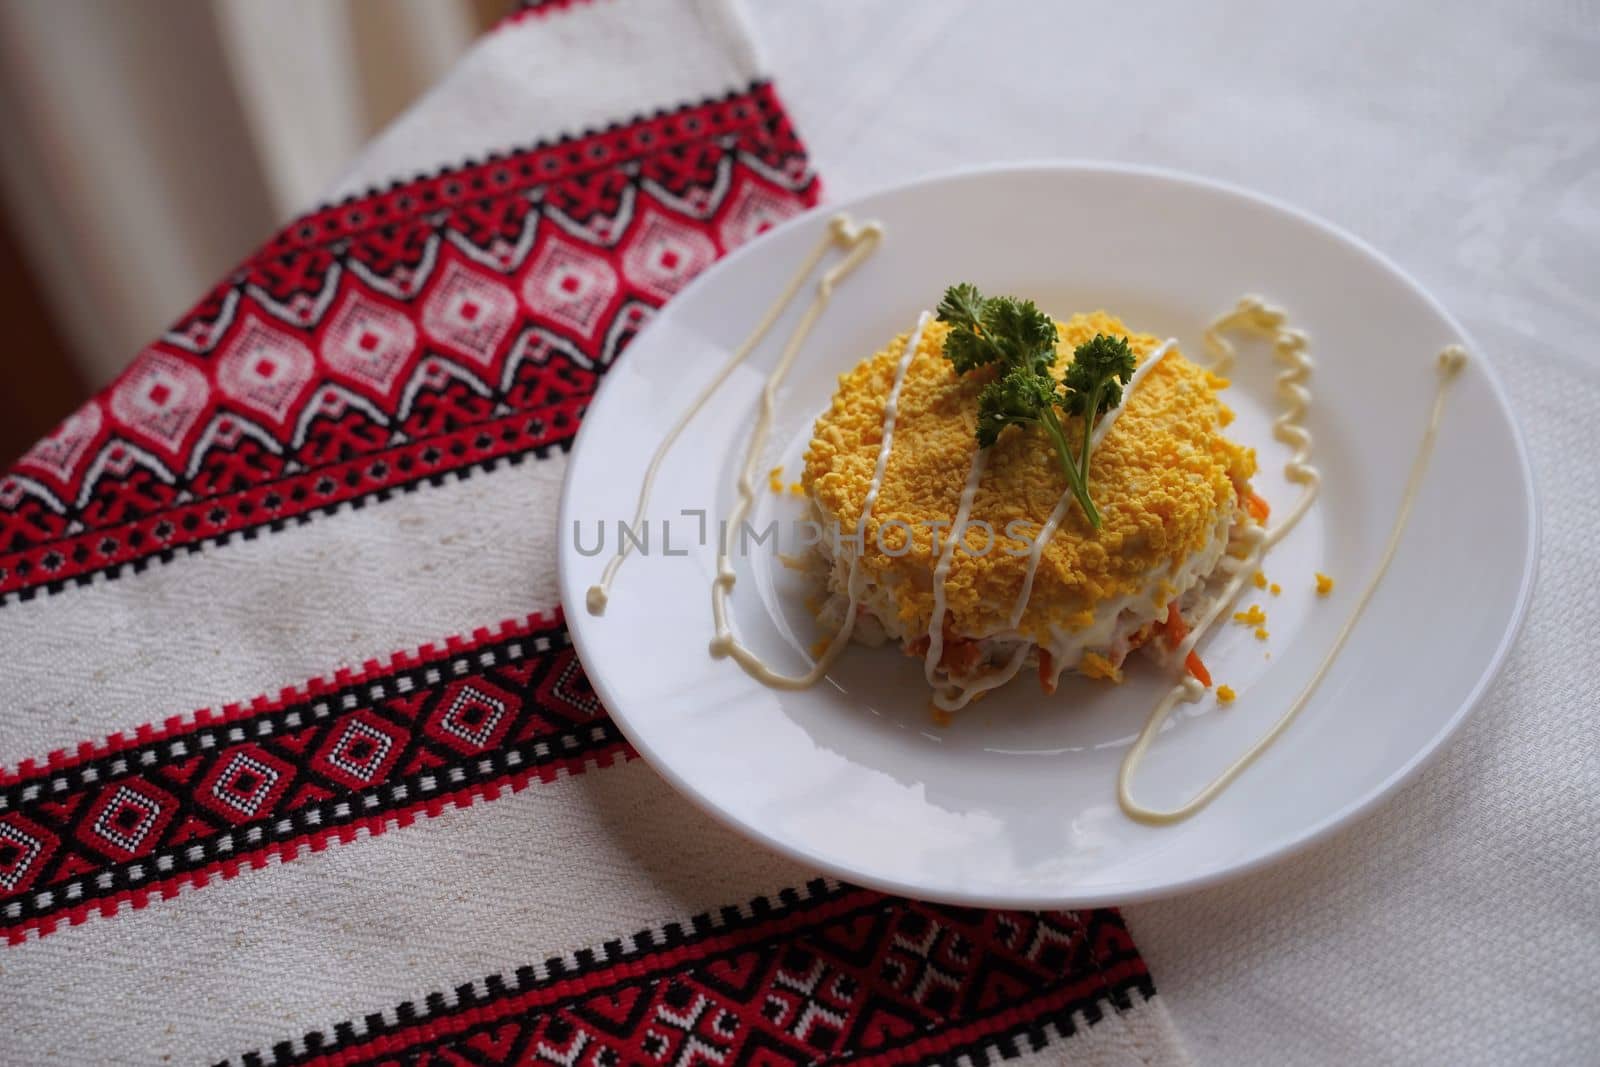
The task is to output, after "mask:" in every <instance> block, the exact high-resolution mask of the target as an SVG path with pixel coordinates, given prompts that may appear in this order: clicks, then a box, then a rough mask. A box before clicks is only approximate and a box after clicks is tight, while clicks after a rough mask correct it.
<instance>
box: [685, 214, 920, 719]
mask: <svg viewBox="0 0 1600 1067" xmlns="http://www.w3.org/2000/svg"><path fill="white" fill-rule="evenodd" d="M832 229H833V230H834V231H838V232H840V233H843V232H844V231H845V230H847V229H851V230H853V227H851V226H850V224H849V223H848V221H847V220H844V216H837V217H835V219H834V220H833V225H832ZM854 232H857V233H859V234H860V236H859V237H855V238H847V240H849V241H850V242H851V244H852V245H853V247H852V248H851V251H850V253H849V255H847V256H846V257H845V258H844V259H842V260H840V261H839V262H838V263H837V264H835V265H834V266H833V267H832V268H830V269H829V270H828V271H827V272H826V273H824V274H823V276H822V279H821V281H819V282H818V283H817V295H816V296H815V297H814V298H813V299H812V302H811V306H810V307H809V308H807V309H806V313H805V315H804V316H803V317H802V318H801V320H800V323H799V325H798V326H796V327H795V331H794V333H793V334H792V335H791V336H790V338H789V343H788V344H787V345H786V346H785V347H784V350H783V354H782V355H781V356H779V358H778V362H777V364H776V365H775V366H774V367H773V368H772V373H771V374H770V375H769V376H768V377H767V383H766V387H765V388H764V389H763V390H762V393H761V414H760V416H759V417H758V418H757V420H756V426H755V429H754V430H753V431H752V432H751V434H750V445H749V449H748V451H747V452H746V453H745V463H744V469H743V471H742V472H741V473H740V475H739V483H738V494H739V502H738V503H737V504H735V505H734V508H733V511H732V513H731V514H730V515H729V516H728V519H727V528H728V529H738V528H739V525H740V523H741V522H743V520H744V517H745V516H746V515H747V514H749V511H750V505H751V503H752V502H753V501H754V500H755V495H756V488H755V480H756V469H757V467H758V466H759V464H760V462H761V459H762V450H763V449H764V448H765V446H766V441H767V435H768V433H770V431H771V428H772V420H773V416H774V413H775V411H776V408H777V392H778V386H779V385H780V384H782V382H783V379H784V377H785V375H787V374H788V372H789V368H790V366H791V365H793V363H794V360H795V357H796V356H797V355H798V354H799V352H800V349H801V347H802V346H803V345H804V344H805V340H806V337H807V336H809V335H810V333H811V328H812V327H813V326H814V325H816V322H817V319H818V318H819V317H820V316H821V315H822V312H823V309H824V308H826V307H827V304H828V301H829V299H830V298H831V297H832V296H833V290H834V286H835V285H837V283H838V282H839V281H840V280H841V279H843V278H844V277H845V276H846V275H848V274H849V273H850V272H851V271H852V270H854V269H855V268H856V266H857V265H858V264H859V263H860V262H861V261H862V260H863V259H864V258H866V256H867V255H868V254H870V253H871V251H872V249H873V248H874V247H875V246H876V244H877V239H878V234H879V232H880V230H879V228H878V227H877V225H876V224H875V223H869V224H868V225H867V226H865V227H862V228H861V229H860V230H859V231H854ZM869 237H870V240H868V239H867V238H869ZM930 317H931V316H929V314H928V313H927V312H923V314H922V315H921V316H920V317H919V318H918V319H917V325H916V329H915V330H913V331H912V333H911V336H910V337H909V338H907V340H906V347H905V350H904V351H903V352H902V353H901V354H900V360H899V362H898V364H897V365H896V366H895V375H894V384H893V385H892V386H891V387H890V389H889V396H888V399H887V400H886V401H885V402H884V422H883V439H882V441H881V442H880V443H879V445H878V457H877V463H876V465H875V466H874V468H873V475H872V481H871V483H869V485H868V487H867V495H866V497H865V498H864V500H863V502H862V509H861V518H860V520H859V522H858V525H857V532H858V534H859V535H860V536H862V537H865V536H866V529H867V521H868V519H869V518H870V513H871V510H872V505H873V503H874V501H876V499H877V496H878V491H879V489H880V488H881V487H882V484H883V472H884V469H885V467H886V466H887V464H888V461H889V450H890V448H891V447H892V445H893V442H894V423H895V418H896V416H897V415H898V413H899V400H900V386H901V384H902V383H903V382H904V381H905V376H906V370H907V368H909V367H910V366H911V361H912V360H913V359H915V358H916V354H917V348H918V346H919V345H920V344H921V342H922V331H923V328H924V327H925V326H926V325H927V323H928V320H929V318H930ZM858 578H859V554H858V556H857V559H856V560H853V561H852V562H851V565H850V572H849V575H848V577H847V578H846V579H845V591H846V593H847V595H848V597H849V605H848V607H847V608H846V609H845V616H844V621H843V622H842V623H840V626H839V629H838V631H837V632H836V633H835V634H834V635H833V637H832V638H831V639H830V640H829V642H828V647H827V648H826V649H824V650H823V653H822V655H821V656H820V657H818V659H817V661H816V662H815V663H814V664H812V666H811V669H810V670H808V671H806V672H805V673H804V674H798V675H789V674H779V673H778V672H777V671H774V670H773V669H772V668H771V667H769V666H767V664H766V663H765V662H763V661H762V659H761V657H760V656H759V655H757V654H756V653H755V652H753V651H752V650H751V649H750V648H749V647H748V646H746V645H744V644H742V643H741V642H740V641H739V640H738V639H737V638H736V637H734V636H733V628H732V625H731V624H730V621H729V613H728V595H729V593H731V592H732V590H733V584H734V579H735V576H734V571H733V561H732V553H731V549H730V546H729V544H728V539H727V538H726V537H725V538H723V539H722V543H721V544H719V545H718V546H717V575H716V577H715V578H714V579H712V582H711V614H712V618H713V620H714V621H715V624H716V636H715V637H713V638H712V639H711V654H712V655H713V656H731V657H732V658H733V660H734V661H735V662H736V663H738V664H739V666H740V667H742V668H744V670H745V672H746V673H748V674H749V675H750V676H751V677H753V678H755V679H756V680H757V681H760V682H762V683H763V684H765V685H770V686H772V687H774V688H778V689H805V688H808V687H809V686H812V685H815V684H816V683H817V682H818V681H819V680H821V678H822V677H823V675H825V674H826V673H827V671H828V668H829V667H830V666H832V665H833V661H834V660H835V659H837V658H838V656H839V653H840V652H842V651H844V648H845V646H846V645H848V644H849V643H850V635H851V633H852V632H854V630H855V624H856V605H857V604H858V603H859V600H860V596H861V590H860V582H859V581H858Z"/></svg>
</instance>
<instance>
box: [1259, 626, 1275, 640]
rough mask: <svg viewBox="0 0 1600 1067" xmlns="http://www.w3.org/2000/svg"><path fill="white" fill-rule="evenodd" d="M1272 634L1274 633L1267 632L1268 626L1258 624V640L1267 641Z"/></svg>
mask: <svg viewBox="0 0 1600 1067" xmlns="http://www.w3.org/2000/svg"><path fill="white" fill-rule="evenodd" d="M1271 636H1272V635H1271V634H1269V633H1268V632H1267V628H1266V627H1265V626H1257V627H1256V640H1257V641H1265V640H1266V639H1267V638H1269V637H1271Z"/></svg>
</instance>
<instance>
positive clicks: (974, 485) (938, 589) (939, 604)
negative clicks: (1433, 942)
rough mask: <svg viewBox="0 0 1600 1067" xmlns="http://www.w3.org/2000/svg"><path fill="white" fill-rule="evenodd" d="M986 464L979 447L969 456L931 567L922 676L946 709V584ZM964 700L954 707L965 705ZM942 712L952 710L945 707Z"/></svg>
mask: <svg viewBox="0 0 1600 1067" xmlns="http://www.w3.org/2000/svg"><path fill="white" fill-rule="evenodd" d="M988 465H989V450H988V449H987V448H979V449H978V450H977V451H976V452H974V453H973V454H972V465H971V466H970V467H968V468H967V484H966V485H964V486H962V488H961V500H960V502H959V503H957V505H956V517H955V519H954V520H953V521H952V522H951V524H950V537H949V539H948V540H947V541H945V543H944V548H943V549H942V550H941V551H940V553H939V562H938V563H937V564H935V565H934V568H933V614H932V615H931V616H929V618H928V651H927V653H926V654H925V655H924V656H923V657H922V674H923V676H924V677H925V678H927V680H928V684H929V685H930V686H932V687H933V688H934V690H935V692H934V703H936V704H938V705H939V707H941V708H945V704H944V700H946V699H948V698H947V697H945V696H944V694H943V693H942V691H941V686H940V683H939V680H938V671H939V661H940V660H941V659H943V658H944V614H945V596H944V587H945V581H946V579H948V578H949V577H950V564H951V562H952V561H954V559H955V555H956V545H957V543H959V542H961V541H962V540H963V538H962V536H961V535H962V533H963V531H964V529H965V527H966V525H967V519H968V518H970V517H971V515H972V502H973V500H975V499H976V498H977V496H978V484H979V483H980V482H982V481H983V471H984V468H985V467H987V466H988ZM970 699H972V698H971V697H967V698H966V699H964V700H962V701H961V702H960V703H959V704H956V705H955V707H961V706H963V705H965V704H966V703H967V700H970ZM945 710H947V711H949V710H953V709H952V708H945Z"/></svg>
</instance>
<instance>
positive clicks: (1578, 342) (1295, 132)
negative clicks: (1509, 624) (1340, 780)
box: [751, 0, 1600, 1065]
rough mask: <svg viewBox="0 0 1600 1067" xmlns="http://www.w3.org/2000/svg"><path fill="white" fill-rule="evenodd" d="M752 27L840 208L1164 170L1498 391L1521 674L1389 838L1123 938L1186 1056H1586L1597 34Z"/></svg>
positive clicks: (1596, 725)
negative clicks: (992, 173) (1514, 547)
mask: <svg viewBox="0 0 1600 1067" xmlns="http://www.w3.org/2000/svg"><path fill="white" fill-rule="evenodd" d="M751 12H752V16H753V19H754V23H755V28H756V36H757V39H758V41H759V42H760V43H761V45H762V46H763V47H764V48H765V49H766V50H767V52H768V55H769V59H770V62H771V65H772V67H773V70H774V74H775V78H776V82H777V85H778V86H779V89H780V91H781V92H782V93H783V95H784V98H785V100H786V101H787V103H788V104H789V106H790V108H791V110H792V112H793V113H794V115H795V119H796V122H797V124H798V125H799V127H800V129H801V130H802V132H803V133H804V135H805V136H806V138H807V140H808V143H809V145H810V146H811V149H812V152H813V154H814V157H815V159H816V161H817V165H818V169H819V170H820V171H821V173H822V174H823V175H825V178H826V181H827V183H828V185H827V188H828V193H829V195H831V196H832V197H835V198H838V197H847V196H852V195H855V194H857V193H859V192H862V191H865V190H868V189H871V188H875V187H878V186H882V185H887V184H892V183H897V182H900V181H904V180H907V179H910V178H914V177H917V176H919V175H923V174H928V173H932V172H935V171H939V170H944V169H947V168H949V167H952V166H956V165H961V164H975V163H983V162H990V161H1000V160H1027V159H1052V158H1062V157H1069V158H1090V159H1109V160H1121V161H1129V162H1137V163H1143V164H1154V165H1159V166H1169V167H1173V168H1178V169H1182V170H1187V171H1192V172H1195V173H1198V174H1202V175H1206V176H1210V177H1215V178H1220V179H1223V180H1227V181H1232V182H1236V183H1238V184H1241V185H1245V186H1248V187H1251V188H1254V189H1258V190H1261V191H1263V192H1266V193H1268V194H1271V195H1274V196H1278V197H1281V198H1283V199H1285V200H1287V201H1289V202H1291V203H1294V204H1296V205H1298V206H1300V207H1303V208H1305V209H1307V210H1309V211H1312V212H1314V213H1316V214H1318V215H1321V216H1323V217H1324V218H1327V219H1329V220H1331V221H1333V222H1335V223H1336V224H1338V225H1341V226H1343V227H1345V228H1347V229H1349V230H1351V231H1352V232H1354V233H1355V234H1357V235H1358V236H1360V237H1363V238H1365V239H1366V240H1368V241H1370V242H1371V243H1373V244H1374V245H1376V246H1377V247H1378V248H1379V249H1382V250H1383V251H1385V252H1386V253H1387V254H1389V255H1390V256H1392V257H1393V258H1394V259H1395V260H1396V261H1397V262H1398V263H1399V264H1400V265H1401V266H1402V268H1404V269H1406V270H1407V271H1409V272H1411V273H1412V274H1413V276H1415V277H1416V278H1417V279H1418V280H1419V281H1421V283H1422V284H1423V285H1424V286H1426V287H1427V288H1428V289H1430V290H1431V291H1432V292H1433V293H1434V294H1435V295H1436V296H1438V297H1439V299H1441V300H1442V301H1443V302H1444V304H1445V305H1446V306H1447V307H1448V308H1449V309H1450V310H1451V312H1452V313H1453V314H1455V315H1456V316H1457V317H1458V318H1460V319H1461V321H1462V322H1463V323H1464V324H1465V325H1466V327H1467V328H1468V329H1469V330H1470V331H1471V332H1472V334H1473V336H1474V337H1476V339H1477V340H1478V342H1479V343H1480V344H1481V345H1482V346H1483V348H1484V351H1483V353H1482V355H1483V356H1484V357H1486V358H1488V359H1489V360H1491V361H1492V362H1494V364H1495V365H1496V367H1497V368H1498V369H1499V370H1500V372H1501V375H1502V378H1503V379H1504V381H1505V382H1506V384H1507V385H1508V387H1509V389H1510V392H1511V395H1512V400H1513V404H1514V407H1515V410H1516V414H1517V416H1518V418H1519V419H1520V420H1521V422H1522V426H1523V429H1524V431H1525V433H1526V435H1527V439H1528V444H1529V446H1530V448H1531V451H1532V457H1533V462H1534V467H1535V472H1536V478H1537V483H1538V485H1537V488H1538V490H1539V496H1540V500H1541V504H1542V509H1543V520H1544V521H1543V534H1542V541H1543V543H1542V551H1541V555H1540V561H1539V565H1540V575H1539V583H1538V587H1537V591H1536V594H1535V598H1534V602H1533V606H1532V611H1531V614H1530V619H1529V622H1528V624H1527V627H1526V629H1525V631H1524V633H1523V636H1522V639H1521V641H1520V643H1519V644H1518V646H1517V648H1516V650H1515V652H1514V653H1513V655H1512V658H1511V659H1510V661H1509V663H1508V665H1507V667H1506V669H1505V672H1504V674H1503V676H1502V677H1501V678H1500V680H1499V682H1498V684H1497V685H1496V686H1495V687H1494V688H1493V690H1492V692H1491V693H1490V695H1489V696H1488V698H1487V699H1486V700H1485V701H1484V703H1483V705H1482V707H1481V708H1480V709H1479V711H1478V713H1477V714H1476V715H1475V716H1474V717H1473V718H1472V720H1471V721H1470V722H1469V723H1468V724H1467V726H1466V728H1465V729H1464V730H1463V731H1462V733H1461V735H1460V736H1459V737H1458V738H1457V739H1456V740H1455V741H1454V743H1452V744H1451V745H1450V746H1449V747H1448V749H1447V751H1445V752H1444V754H1443V755H1442V756H1441V757H1440V758H1439V759H1438V760H1437V761H1436V762H1435V763H1434V765H1433V766H1432V767H1431V768H1429V769H1428V770H1427V772H1426V773H1424V774H1423V775H1422V776H1421V777H1420V778H1419V779H1418V780H1416V781H1414V782H1412V783H1411V784H1410V785H1409V786H1408V787H1406V788H1405V789H1404V790H1402V791H1401V792H1400V793H1399V794H1398V795H1397V796H1395V797H1393V798H1392V799H1391V800H1390V801H1389V802H1388V803H1386V804H1385V805H1383V807H1382V808H1381V809H1380V810H1379V811H1378V812H1377V813H1375V814H1374V815H1372V816H1371V817H1369V818H1367V819H1365V820H1364V821H1362V822H1361V823H1359V824H1358V825H1355V826H1353V827H1350V828H1349V829H1347V830H1346V831H1344V832H1343V833H1340V834H1339V835H1337V836H1336V837H1335V838H1333V839H1332V840H1331V841H1328V842H1326V843H1324V844H1321V845H1319V846H1317V847H1315V848H1313V849H1311V850H1310V851H1308V852H1307V853H1305V854H1304V855H1301V856H1298V857H1295V858H1293V859H1290V860H1288V861H1286V862H1284V863H1280V864H1278V865H1276V866H1274V867H1272V868H1270V869H1268V870H1266V871H1263V872H1261V873H1259V874H1256V875H1252V876H1250V877H1247V878H1244V879H1241V880H1240V881H1238V882H1235V883H1233V884H1231V885H1228V886H1225V887H1222V888H1218V889H1215V890H1211V891H1207V892H1202V893H1197V894H1193V895H1190V896H1186V897H1182V898H1179V899H1176V900H1170V901H1164V902H1159V903H1153V904H1145V905H1140V906H1137V907H1130V908H1128V909H1126V915H1127V917H1128V920H1129V923H1130V926H1131V927H1132V929H1133V932H1134V934H1135V937H1136V939H1137V941H1138V943H1139V945H1140V947H1141V949H1142V950H1143V952H1144V954H1145V957H1146V959H1147V960H1148V962H1149V964H1150V967H1151V971H1152V973H1153V974H1154V976H1155V979H1156V984H1157V987H1158V988H1159V990H1160V991H1161V994H1162V997H1163V999H1165V1000H1166V1002H1167V1005H1168V1008H1169V1010H1170V1011H1171V1013H1172V1015H1173V1017H1174V1018H1175V1020H1176V1021H1177V1024H1178V1027H1179V1030H1180V1032H1181V1034H1182V1036H1183V1038H1184V1041H1185V1043H1186V1044H1187V1046H1188V1048H1189V1050H1190V1052H1191V1054H1193V1055H1194V1057H1195V1058H1196V1059H1197V1060H1198V1061H1199V1062H1201V1063H1215V1064H1230V1065H1240V1064H1258V1063H1259V1064H1280V1063H1284V1062H1390V1063H1396V1062H1410V1063H1455V1064H1464V1063H1485V1064H1489V1063H1508V1062H1529V1063H1554V1062H1578V1061H1588V1062H1593V1060H1592V1057H1594V1056H1595V1055H1596V1051H1595V1050H1596V1049H1600V962H1597V960H1600V956H1597V954H1596V953H1595V952H1594V948H1595V947H1596V946H1597V945H1600V715H1597V714H1596V713H1597V711H1600V676H1596V675H1595V674H1594V673H1593V672H1592V665H1593V664H1595V663H1596V662H1600V636H1597V633H1600V630H1597V626H1596V624H1597V622H1600V615H1597V612H1596V610H1595V599H1594V584H1595V579H1596V578H1597V577H1600V549H1597V547H1596V542H1595V541H1594V540H1593V533H1592V531H1593V530H1594V529H1595V528H1596V526H1597V523H1600V475H1597V474H1596V467H1595V465H1594V463H1593V460H1592V457H1593V456H1594V455H1595V446H1594V444H1593V441H1592V435H1593V431H1592V429H1591V428H1590V427H1591V423H1592V418H1593V413H1594V412H1595V411H1597V410H1600V347H1597V346H1596V344H1595V338H1596V337H1597V336H1600V289H1597V279H1600V118H1597V115H1600V11H1597V9H1596V7H1595V5H1594V4H1592V3H1578V4H1568V5H1556V4H1518V3H1511V2H1505V0H1491V2H1486V3H1473V4H1470V5H1464V4H1450V3H1442V2H1425V3H1416V4H1388V3H1329V4H1315V5H1305V4H1295V5H1289V4H1270V3H1260V2H1248V0H1231V2H1228V3H1223V4H1204V5H1197V4H1182V3H1177V2H1163V3H1156V4H1126V5H1109V4H1108V5H1099V4H1046V3H1025V2H1020V0H1002V2H995V3H986V4H983V5H981V6H980V5H968V4H962V3H959V2H955V0H929V2H925V3H918V4H915V5H911V4H896V3H892V2H888V0H875V2H862V0H830V2H825V3H815V4H803V5H802V4H781V3H756V4H753V5H752V8H751ZM1487 492H1488V490H1486V493H1487ZM1486 506H1492V503H1486ZM1433 610H1438V611H1455V610H1470V581H1466V582H1464V583H1463V593H1462V601H1461V603H1460V604H1451V605H1436V606H1435V607H1434V609H1433ZM1441 666H1445V665H1441Z"/></svg>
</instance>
